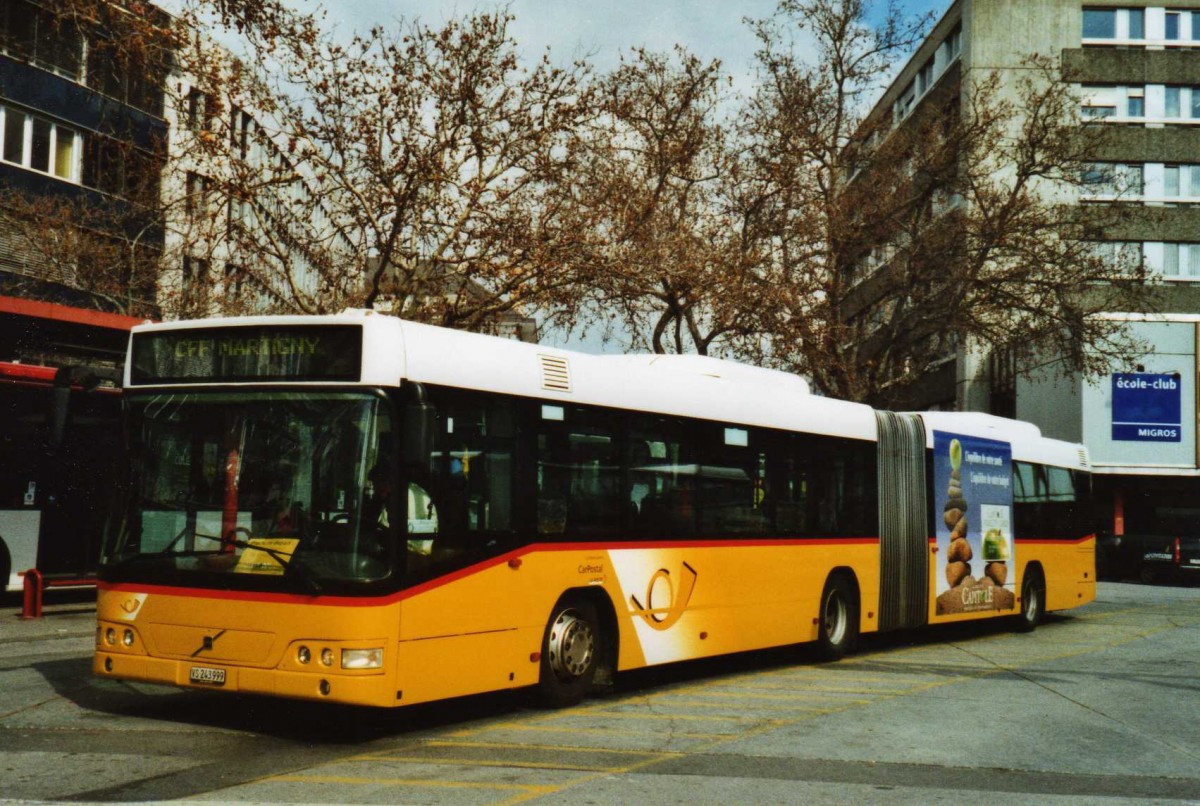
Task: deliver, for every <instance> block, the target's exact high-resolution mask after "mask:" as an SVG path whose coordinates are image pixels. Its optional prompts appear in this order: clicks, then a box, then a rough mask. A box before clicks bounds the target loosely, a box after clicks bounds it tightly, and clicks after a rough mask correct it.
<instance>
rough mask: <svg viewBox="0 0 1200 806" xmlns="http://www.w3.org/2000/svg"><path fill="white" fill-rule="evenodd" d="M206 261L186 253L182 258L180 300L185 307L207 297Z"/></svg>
mask: <svg viewBox="0 0 1200 806" xmlns="http://www.w3.org/2000/svg"><path fill="white" fill-rule="evenodd" d="M207 286H208V261H207V260H204V259H203V258H198V257H191V256H190V255H187V256H185V257H184V258H183V277H182V282H181V284H180V289H179V291H180V302H181V303H182V305H183V306H184V307H185V308H191V307H194V306H196V305H199V304H200V303H202V302H203V301H204V299H205V298H206V297H207Z"/></svg>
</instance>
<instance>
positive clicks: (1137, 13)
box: [1125, 8, 1146, 39]
mask: <svg viewBox="0 0 1200 806" xmlns="http://www.w3.org/2000/svg"><path fill="white" fill-rule="evenodd" d="M1125 14H1126V15H1127V18H1128V20H1129V22H1128V26H1129V38H1130V39H1145V38H1146V10H1145V9H1143V8H1131V9H1126V10H1125Z"/></svg>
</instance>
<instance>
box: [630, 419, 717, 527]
mask: <svg viewBox="0 0 1200 806" xmlns="http://www.w3.org/2000/svg"><path fill="white" fill-rule="evenodd" d="M698 429H699V424H697V423H694V422H686V421H681V420H676V419H673V418H668V417H658V416H655V415H649V414H646V415H638V416H635V417H634V418H632V420H631V423H630V429H629V444H630V445H631V446H638V445H639V444H640V445H643V446H645V448H646V450H645V451H641V450H639V451H638V452H637V453H638V455H636V456H635V455H632V452H631V455H630V460H631V461H630V467H629V473H630V482H631V485H630V486H631V490H630V493H629V497H630V498H631V499H633V498H635V497H637V496H640V501H639V502H638V513H637V516H636V517H635V518H634V523H633V526H634V529H635V530H636V531H638V532H640V533H641V534H642V535H644V536H658V537H665V538H681V537H691V536H692V535H694V534H695V533H696V479H697V476H698V474H699V472H700V463H699V457H698V450H697V444H696V443H697V434H698ZM645 454H649V455H648V456H647V455H645ZM643 490H644V494H643Z"/></svg>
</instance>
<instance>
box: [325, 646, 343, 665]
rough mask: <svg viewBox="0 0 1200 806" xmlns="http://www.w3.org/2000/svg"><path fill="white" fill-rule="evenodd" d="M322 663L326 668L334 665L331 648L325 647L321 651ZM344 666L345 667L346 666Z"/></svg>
mask: <svg viewBox="0 0 1200 806" xmlns="http://www.w3.org/2000/svg"><path fill="white" fill-rule="evenodd" d="M321 663H323V664H325V665H326V666H332V665H333V650H332V649H330V648H329V647H325V648H324V649H322V650H321ZM342 665H343V666H344V665H345V664H342Z"/></svg>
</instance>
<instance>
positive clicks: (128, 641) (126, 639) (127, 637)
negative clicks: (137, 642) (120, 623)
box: [121, 629, 133, 646]
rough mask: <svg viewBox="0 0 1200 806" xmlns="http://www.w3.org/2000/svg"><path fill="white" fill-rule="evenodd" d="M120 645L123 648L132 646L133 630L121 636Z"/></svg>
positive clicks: (126, 631)
mask: <svg viewBox="0 0 1200 806" xmlns="http://www.w3.org/2000/svg"><path fill="white" fill-rule="evenodd" d="M121 643H122V644H124V645H125V646H133V630H129V629H127V630H125V633H124V634H123V635H122V636H121Z"/></svg>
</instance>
